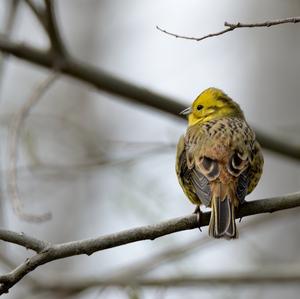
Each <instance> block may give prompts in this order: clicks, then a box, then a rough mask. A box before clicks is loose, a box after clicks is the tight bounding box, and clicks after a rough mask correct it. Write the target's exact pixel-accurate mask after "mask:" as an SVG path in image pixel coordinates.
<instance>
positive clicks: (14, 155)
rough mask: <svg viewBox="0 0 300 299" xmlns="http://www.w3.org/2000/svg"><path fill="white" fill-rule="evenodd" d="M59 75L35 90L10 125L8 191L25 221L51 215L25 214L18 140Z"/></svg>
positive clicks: (54, 74) (40, 219) (54, 75)
mask: <svg viewBox="0 0 300 299" xmlns="http://www.w3.org/2000/svg"><path fill="white" fill-rule="evenodd" d="M58 75H59V74H58V73H51V74H50V75H49V76H48V77H47V78H46V79H45V80H44V81H43V82H41V84H39V85H38V86H37V88H35V89H34V90H33V92H32V94H31V96H30V97H29V98H28V99H27V100H26V101H25V102H24V104H23V105H22V107H21V108H20V109H19V110H18V111H17V113H16V114H15V115H14V117H13V118H12V123H11V125H10V128H9V129H10V130H9V131H10V132H9V133H10V134H9V138H8V154H9V157H8V162H9V168H8V181H7V187H8V188H7V190H8V192H9V195H10V199H11V202H12V206H13V210H14V212H15V214H16V215H17V216H18V217H19V218H20V219H23V220H25V221H29V222H42V221H46V220H49V219H50V218H51V213H44V214H41V215H35V214H29V213H26V212H24V208H23V204H22V201H21V199H20V192H19V188H18V183H17V176H18V175H17V160H18V140H19V136H20V133H21V128H22V126H23V124H24V121H25V118H26V117H27V115H28V113H29V112H30V110H31V109H32V107H33V106H34V105H35V104H36V103H37V102H38V101H39V100H40V98H41V97H42V96H43V95H44V93H45V92H46V91H47V90H48V88H49V87H50V86H51V84H53V83H54V81H55V80H56V79H57V78H58Z"/></svg>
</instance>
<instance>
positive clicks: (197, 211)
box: [194, 206, 202, 232]
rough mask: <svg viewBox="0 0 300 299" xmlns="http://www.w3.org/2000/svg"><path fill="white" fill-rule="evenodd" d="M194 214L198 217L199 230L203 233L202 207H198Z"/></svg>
mask: <svg viewBox="0 0 300 299" xmlns="http://www.w3.org/2000/svg"><path fill="white" fill-rule="evenodd" d="M194 214H196V215H197V224H198V228H199V230H200V232H202V229H201V214H202V212H201V209H200V206H196V209H195V211H194Z"/></svg>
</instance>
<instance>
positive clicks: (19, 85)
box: [0, 0, 300, 299]
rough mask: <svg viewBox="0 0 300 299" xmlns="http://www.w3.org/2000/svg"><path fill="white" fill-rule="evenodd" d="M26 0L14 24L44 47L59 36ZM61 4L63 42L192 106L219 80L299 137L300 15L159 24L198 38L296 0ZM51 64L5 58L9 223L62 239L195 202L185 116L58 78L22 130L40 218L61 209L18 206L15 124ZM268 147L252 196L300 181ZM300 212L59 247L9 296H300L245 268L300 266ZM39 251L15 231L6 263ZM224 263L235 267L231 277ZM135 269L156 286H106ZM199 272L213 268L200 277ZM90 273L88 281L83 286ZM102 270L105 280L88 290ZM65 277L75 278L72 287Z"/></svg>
mask: <svg viewBox="0 0 300 299" xmlns="http://www.w3.org/2000/svg"><path fill="white" fill-rule="evenodd" d="M32 3H35V4H36V5H38V6H42V5H43V1H33V2H32ZM27 4H28V3H26V1H21V0H20V1H13V0H1V1H0V26H1V33H2V34H6V35H7V36H8V37H9V38H10V40H13V41H15V42H18V43H26V44H29V45H31V46H34V47H37V48H41V49H46V48H47V47H48V45H49V41H48V38H47V35H46V34H45V32H44V30H43V28H42V26H41V24H40V23H39V20H38V19H37V18H36V16H35V15H34V14H33V12H32V10H31V9H30V7H29V6H28V5H27ZM54 8H55V12H56V17H57V21H58V27H59V29H60V32H61V35H62V39H63V41H64V43H65V46H66V48H67V49H68V51H69V53H70V54H71V55H72V56H73V57H75V58H76V59H79V60H80V61H82V62H83V63H87V64H89V65H92V66H93V67H97V68H99V69H101V70H103V71H105V72H108V73H109V74H111V75H113V76H116V77H119V78H122V79H124V80H126V81H129V82H131V83H132V84H134V85H137V86H139V87H144V88H147V89H149V90H152V91H155V92H157V93H159V94H162V95H165V96H169V97H171V98H175V99H177V100H178V101H179V102H181V103H182V104H185V105H186V106H188V105H190V103H191V102H192V101H193V99H194V98H195V97H196V96H197V95H198V94H199V93H200V92H201V91H202V90H203V89H205V88H207V87H210V86H215V87H218V88H221V89H223V90H224V91H225V92H226V93H227V94H229V95H230V96H231V97H232V98H233V99H235V100H236V101H237V102H238V103H239V104H240V105H241V107H242V109H243V110H244V112H245V114H246V116H247V119H248V122H249V123H250V125H252V126H254V127H255V128H256V129H257V130H258V131H261V132H264V133H266V134H269V135H270V136H273V137H275V138H278V139H279V140H281V141H284V142H286V144H287V145H288V144H292V145H299V147H300V121H299V111H300V101H299V94H300V85H299V77H300V59H299V53H300V34H299V32H300V27H299V26H300V25H298V24H287V25H279V26H275V27H270V28H259V29H256V28H253V29H237V30H235V31H234V32H230V33H228V34H226V35H222V36H219V37H216V38H211V39H207V40H204V41H201V42H193V41H188V40H183V39H176V38H173V37H170V36H167V35H165V34H163V33H161V32H159V31H158V30H157V29H156V25H158V26H160V27H162V28H164V29H167V30H170V31H172V32H175V33H178V34H183V35H189V36H201V35H205V34H207V33H211V32H215V31H219V30H221V29H222V28H223V23H224V21H229V22H238V21H241V22H258V21H264V20H271V19H277V18H284V17H290V16H298V15H300V3H299V1H296V0H286V1H279V0H276V1H271V0H268V1H264V2H261V1H258V0H251V1H243V2H236V1H233V0H230V1H229V0H225V1H211V0H210V1H208V0H206V1H197V0H189V1H179V0H178V1H177V0H176V1H174V0H173V1H170V0H168V1H167V0H164V1H150V0H149V1H148V0H143V1H137V0H123V1H117V0H113V1H112V0H106V1H104V0H101V1H100V0H90V1H83V0H72V1H71V0H64V1H56V5H55V7H54ZM48 74H49V70H48V69H46V68H42V67H40V66H36V65H34V64H32V63H30V62H26V61H25V60H21V59H17V58H14V57H12V56H11V57H10V56H7V55H2V56H1V60H0V100H1V107H2V108H1V118H0V120H1V147H0V154H1V160H0V164H1V165H0V166H1V169H2V176H1V205H0V215H1V217H0V224H1V226H2V227H4V228H7V229H10V230H13V231H18V232H19V231H22V232H25V233H27V234H29V235H32V236H35V237H37V238H41V239H43V240H48V241H50V242H53V243H60V242H67V241H72V240H78V239H83V238H90V237H96V236H100V235H102V234H109V233H113V232H118V231H120V230H124V229H127V228H132V227H135V226H142V225H147V224H154V223H158V222H160V221H162V220H167V219H169V218H173V217H179V216H183V215H186V214H189V213H191V212H192V211H193V209H194V207H193V206H192V205H191V204H190V203H189V201H188V200H187V199H186V198H185V196H184V194H183V192H182V190H181V188H180V186H179V184H178V182H177V178H176V175H175V170H174V164H175V148H176V143H177V140H178V138H179V136H180V135H182V134H183V133H184V131H185V126H186V124H185V122H183V121H181V120H180V119H178V118H176V117H173V116H171V115H168V114H165V113H163V112H160V111H158V110H154V109H152V108H150V107H147V106H142V105H139V104H137V103H132V102H130V101H128V99H126V98H122V97H119V96H115V95H112V94H111V93H108V92H104V91H101V90H97V89H95V88H94V87H91V86H89V85H87V84H84V83H83V82H81V81H79V80H75V79H72V78H70V77H67V76H65V75H61V76H60V77H59V78H58V79H57V80H56V81H55V83H53V84H52V85H51V87H50V88H49V89H48V90H47V92H46V93H45V94H44V95H43V96H42V97H41V98H40V99H39V100H38V102H37V103H36V104H35V105H34V106H33V107H32V109H31V110H30V113H29V114H28V115H27V116H26V118H25V119H24V121H23V122H22V126H21V130H20V132H19V138H18V143H17V148H18V159H17V186H18V189H19V196H20V199H21V201H22V203H23V205H24V208H23V209H24V211H25V212H26V213H31V214H35V215H41V214H44V213H47V212H51V214H52V218H51V219H50V220H48V221H43V222H39V223H35V222H32V221H24V220H22V219H20V218H22V217H20V216H18V215H16V213H14V212H13V208H12V203H11V194H10V192H8V191H9V189H8V186H9V183H10V179H11V178H10V177H9V176H8V171H7V170H8V168H9V167H10V165H9V164H10V163H9V161H10V158H9V157H10V154H11V153H10V150H9V144H8V143H9V142H8V140H9V138H11V136H10V134H12V133H11V130H10V129H9V128H10V127H11V126H12V125H13V121H14V119H15V115H16V114H17V113H19V112H20V110H21V109H22V107H24V105H25V103H26V101H28V99H29V98H30V97H31V96H32V93H33V92H34V90H35V89H36V87H37V86H38V85H39V84H40V83H41V82H43V80H45V78H46V77H47V76H48ZM264 157H265V167H264V174H263V177H262V179H261V181H260V183H259V185H258V187H257V188H256V189H255V191H254V192H253V193H252V194H251V195H250V196H248V197H247V199H248V200H252V199H259V198H265V197H271V196H278V195H282V194H285V193H291V192H296V191H298V190H299V189H300V168H299V160H298V161H297V160H296V159H292V158H289V157H287V156H283V155H279V154H276V153H274V152H271V151H267V150H264ZM299 216H300V211H299V209H293V210H286V211H281V212H277V213H275V214H264V215H260V216H252V217H248V218H245V219H243V220H242V222H241V223H239V224H238V229H239V230H240V238H239V239H238V240H235V241H231V242H228V241H225V240H211V239H209V238H208V237H207V228H203V231H202V233H200V232H199V231H198V230H192V231H184V232H181V233H176V234H172V235H169V236H165V237H162V238H159V239H157V240H155V241H153V242H152V241H143V242H137V243H134V244H129V245H125V246H121V247H118V248H114V249H110V250H106V251H101V252H98V253H95V254H93V255H92V256H90V257H87V256H76V257H72V258H67V259H64V260H59V261H56V262H52V263H49V264H47V265H44V266H42V267H40V268H38V269H36V270H35V271H33V272H32V273H31V274H30V275H28V276H27V277H26V278H24V279H23V280H22V281H21V282H19V283H18V284H17V285H16V286H15V287H13V288H12V289H11V290H10V292H9V294H7V295H4V298H16V299H18V298H74V299H75V298H84V299H86V298H87V299H89V298H91V299H94V298H142V299H144V298H145V299H146V298H163V299H167V298H168V299H169V298H182V297H183V296H185V297H186V298H205V299H206V298H254V297H255V298H282V297H284V298H298V294H299V291H300V284H299V279H298V282H297V281H296V282H295V280H293V281H292V282H290V283H287V282H285V283H282V284H281V283H278V282H277V283H274V281H272V279H270V281H269V282H264V283H261V282H259V279H257V280H256V281H255V282H253V283H251V284H247V283H240V282H239V281H236V280H235V277H239V275H245V276H247V275H250V276H251V275H252V276H253V275H254V276H255V275H257V277H260V276H264V275H266V276H268V275H269V274H270V273H275V274H277V275H283V276H284V275H291V276H293V273H294V274H295V275H296V277H298V278H299V277H300V274H299V273H300V254H299V252H300V233H299V225H300V217H299ZM31 255H32V252H30V251H26V250H24V248H22V247H18V246H15V245H10V244H7V243H4V242H2V243H1V252H0V271H1V273H3V274H4V273H7V272H9V271H10V270H11V269H12V267H14V265H18V264H20V263H21V262H22V261H24V259H25V258H27V257H28V256H31ZM222 275H225V276H226V277H232V280H230V279H229V281H228V283H225V284H224V283H218V280H217V279H216V278H218V277H220V276H222ZM230 275H231V276H230ZM297 275H298V276H297ZM252 276H251V277H252ZM124 277H126V279H128V280H129V281H130V280H132V281H135V280H136V279H140V280H147V279H149V280H151V279H152V280H154V281H157V282H158V283H157V285H152V286H151V287H149V286H145V285H143V284H142V283H141V284H137V283H133V284H130V283H128V284H127V285H126V286H125V287H120V286H114V285H110V283H109V281H110V280H113V279H119V280H122V279H124ZM172 277H182V282H183V283H182V284H180V285H179V284H178V282H176V283H173V284H172V283H170V284H168V285H164V284H163V283H161V284H159V279H165V278H172ZM189 278H195V279H197V278H200V279H199V283H190V282H189ZM201 278H202V279H203V278H204V279H205V278H207V282H206V283H201ZM98 280H99V283H98V284H97V281H98ZM104 280H105V281H106V283H105V282H104V283H103V281H104ZM78 281H80V282H81V283H82V284H83V286H84V282H87V283H86V285H85V287H82V289H80V290H72V286H73V287H74V286H76V285H77V282H78ZM89 281H94V282H95V283H94V284H92V285H91V287H89V286H88V282H89ZM101 281H102V283H101ZM66 282H67V284H68V287H69V289H68V287H67V288H65V289H63V288H62V289H60V288H59V285H60V284H61V285H64V283H66ZM47 286H48V287H47ZM50 286H52V288H51V287H50ZM53 286H54V287H53Z"/></svg>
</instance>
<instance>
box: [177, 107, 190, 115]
mask: <svg viewBox="0 0 300 299" xmlns="http://www.w3.org/2000/svg"><path fill="white" fill-rule="evenodd" d="M190 113H192V107H188V108H186V109H184V110H182V111H181V112H180V113H179V115H188V114H190Z"/></svg>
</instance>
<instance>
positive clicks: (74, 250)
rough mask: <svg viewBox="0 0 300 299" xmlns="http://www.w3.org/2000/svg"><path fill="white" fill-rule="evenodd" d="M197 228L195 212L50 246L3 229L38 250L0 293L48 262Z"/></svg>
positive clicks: (299, 198)
mask: <svg viewBox="0 0 300 299" xmlns="http://www.w3.org/2000/svg"><path fill="white" fill-rule="evenodd" d="M297 206H300V192H299V193H294V194H289V195H284V196H280V197H273V198H267V199H261V200H255V201H252V202H246V203H244V204H243V205H242V206H241V208H240V210H239V211H238V213H237V215H236V217H237V218H241V217H245V216H250V215H255V214H262V213H271V212H275V211H278V210H283V209H289V208H293V207H297ZM209 219H210V212H206V213H203V214H202V215H201V219H200V222H201V226H207V225H208V223H209ZM197 227H198V222H197V216H196V215H195V214H192V215H188V216H185V217H180V218H175V219H171V220H168V221H164V222H161V223H159V224H154V225H148V226H143V227H138V228H134V229H129V230H124V231H121V232H118V233H114V234H109V235H104V236H102V237H98V238H92V239H86V240H80V241H73V242H67V243H62V244H56V245H51V244H49V243H43V241H39V240H36V239H34V238H31V237H28V236H25V235H20V234H18V233H14V232H6V234H5V231H2V235H1V231H0V239H3V240H5V241H9V242H13V243H15V244H18V245H20V246H23V247H25V248H31V249H34V250H36V251H37V254H36V255H34V256H32V257H31V258H29V259H27V260H26V261H25V262H24V263H23V264H21V265H19V266H18V267H17V268H16V269H14V270H13V271H11V272H10V273H8V274H6V275H2V276H0V283H1V285H0V294H3V293H6V292H8V290H9V289H10V288H11V287H12V286H13V285H15V284H16V283H17V282H18V281H19V280H21V279H22V278H23V277H24V276H25V275H27V274H28V273H29V272H31V271H33V270H34V269H36V268H37V267H39V266H41V265H44V264H47V263H49V262H51V261H54V260H58V259H62V258H66V257H70V256H75V255H81V254H87V255H91V254H92V253H94V252H96V251H101V250H105V249H109V248H113V247H117V246H121V245H125V244H129V243H133V242H137V241H142V240H154V239H156V238H159V237H162V236H165V235H168V234H172V233H175V232H179V231H183V230H190V229H194V228H197Z"/></svg>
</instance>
